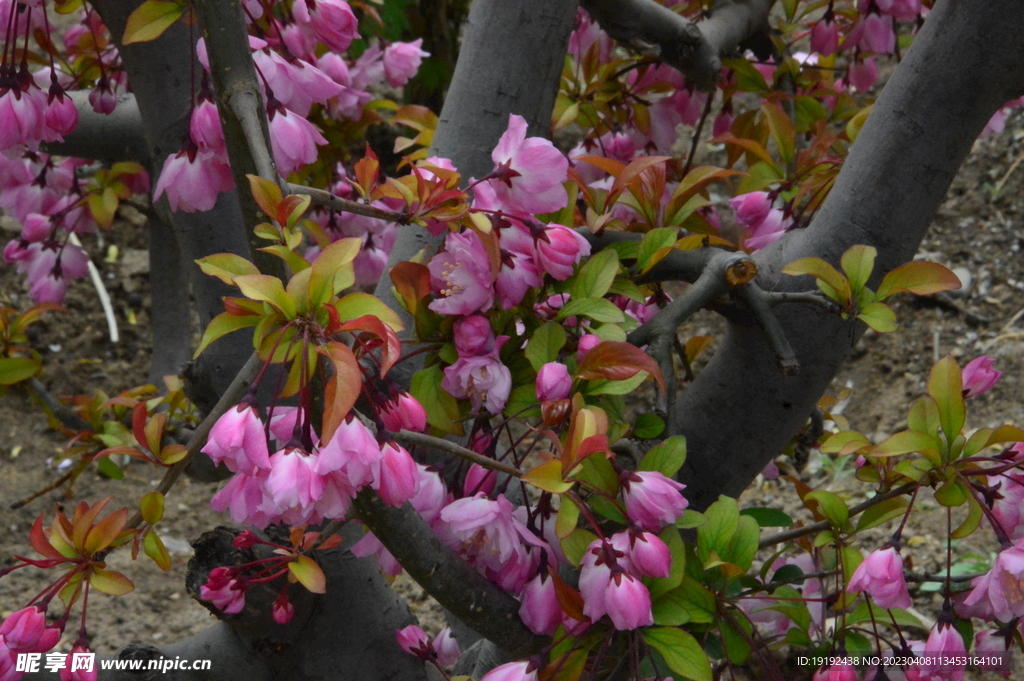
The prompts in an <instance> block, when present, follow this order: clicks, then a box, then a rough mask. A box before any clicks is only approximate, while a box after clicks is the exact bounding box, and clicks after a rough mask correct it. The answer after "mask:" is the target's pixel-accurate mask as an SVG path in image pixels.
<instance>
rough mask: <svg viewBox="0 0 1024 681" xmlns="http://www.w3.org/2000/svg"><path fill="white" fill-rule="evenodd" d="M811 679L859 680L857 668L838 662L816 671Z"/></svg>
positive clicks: (819, 680)
mask: <svg viewBox="0 0 1024 681" xmlns="http://www.w3.org/2000/svg"><path fill="white" fill-rule="evenodd" d="M811 681H858V677H857V670H856V669H854V668H853V667H852V666H850V665H848V664H842V663H840V664H836V665H832V666H831V667H822V668H821V669H819V670H818V671H816V672H814V678H813V679H811Z"/></svg>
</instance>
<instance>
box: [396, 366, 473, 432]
mask: <svg viewBox="0 0 1024 681" xmlns="http://www.w3.org/2000/svg"><path fill="white" fill-rule="evenodd" d="M442 380H444V373H443V372H442V371H441V367H439V366H437V365H434V366H432V367H427V368H426V369H421V370H419V371H417V372H416V373H415V374H414V375H413V377H412V381H411V383H410V386H409V392H411V393H412V396H413V397H415V398H416V399H417V400H419V402H420V404H422V405H423V408H424V409H425V410H426V412H427V423H429V424H430V425H431V426H433V427H434V428H437V429H438V430H442V431H444V432H446V433H452V434H453V435H461V434H462V432H463V431H462V424H461V423H459V422H458V421H457V419H458V418H459V404H458V402H457V401H456V400H455V398H454V397H452V396H451V395H450V394H448V393H447V392H446V391H444V390H442V389H441V381H442Z"/></svg>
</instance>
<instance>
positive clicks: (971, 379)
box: [963, 355, 1003, 397]
mask: <svg viewBox="0 0 1024 681" xmlns="http://www.w3.org/2000/svg"><path fill="white" fill-rule="evenodd" d="M1002 375H1003V372H1002V371H996V370H995V369H993V368H992V358H991V357H988V356H986V355H982V356H981V357H976V358H974V359H973V360H971V361H970V362H968V363H967V366H965V367H964V372H963V381H964V397H973V396H975V395H980V394H982V393H983V392H986V391H987V390H989V389H990V388H992V386H994V385H995V384H996V382H997V381H998V380H999V377H1000V376H1002Z"/></svg>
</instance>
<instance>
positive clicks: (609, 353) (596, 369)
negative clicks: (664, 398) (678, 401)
mask: <svg viewBox="0 0 1024 681" xmlns="http://www.w3.org/2000/svg"><path fill="white" fill-rule="evenodd" d="M640 371H646V372H647V373H649V374H650V375H651V376H653V377H654V380H656V381H657V382H658V387H660V388H661V392H662V394H664V393H665V377H664V376H663V375H662V373H661V369H660V368H659V367H658V365H657V364H656V363H655V361H654V360H653V359H651V356H650V355H648V354H647V353H646V352H644V351H643V350H641V349H640V348H638V347H636V346H635V345H632V344H630V343H625V342H623V341H605V342H604V343H601V344H599V345H596V346H595V347H594V348H592V349H591V350H590V351H589V352H587V354H586V355H584V356H583V361H582V362H580V365H579V367H578V368H577V369H576V376H577V377H579V378H582V379H585V380H588V381H593V380H597V379H601V378H604V379H608V380H609V381H623V380H625V379H627V378H632V377H633V376H636V374H637V372H640Z"/></svg>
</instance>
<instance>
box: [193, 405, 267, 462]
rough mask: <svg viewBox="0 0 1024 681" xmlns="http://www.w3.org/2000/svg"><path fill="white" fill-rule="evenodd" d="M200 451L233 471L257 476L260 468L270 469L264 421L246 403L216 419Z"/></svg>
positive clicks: (253, 408)
mask: <svg viewBox="0 0 1024 681" xmlns="http://www.w3.org/2000/svg"><path fill="white" fill-rule="evenodd" d="M201 451H202V452H203V453H204V454H207V455H209V457H210V458H211V459H212V460H213V462H214V463H218V464H219V463H223V464H224V465H226V466H227V467H228V470H230V471H231V472H232V473H238V472H242V473H244V474H246V475H255V474H256V471H257V469H260V470H267V471H269V470H270V452H269V450H268V448H267V437H266V435H265V434H264V432H263V422H262V421H261V420H260V417H259V416H258V415H257V414H256V409H255V407H253V406H252V405H251V404H246V403H244V402H243V403H242V404H239V405H237V406H235V407H232V408H231V409H228V410H227V411H226V412H224V415H223V416H221V417H220V418H219V419H217V423H215V424H214V425H213V428H212V429H211V430H210V436H209V438H208V439H207V441H206V444H205V445H203V448H202V450H201Z"/></svg>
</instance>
